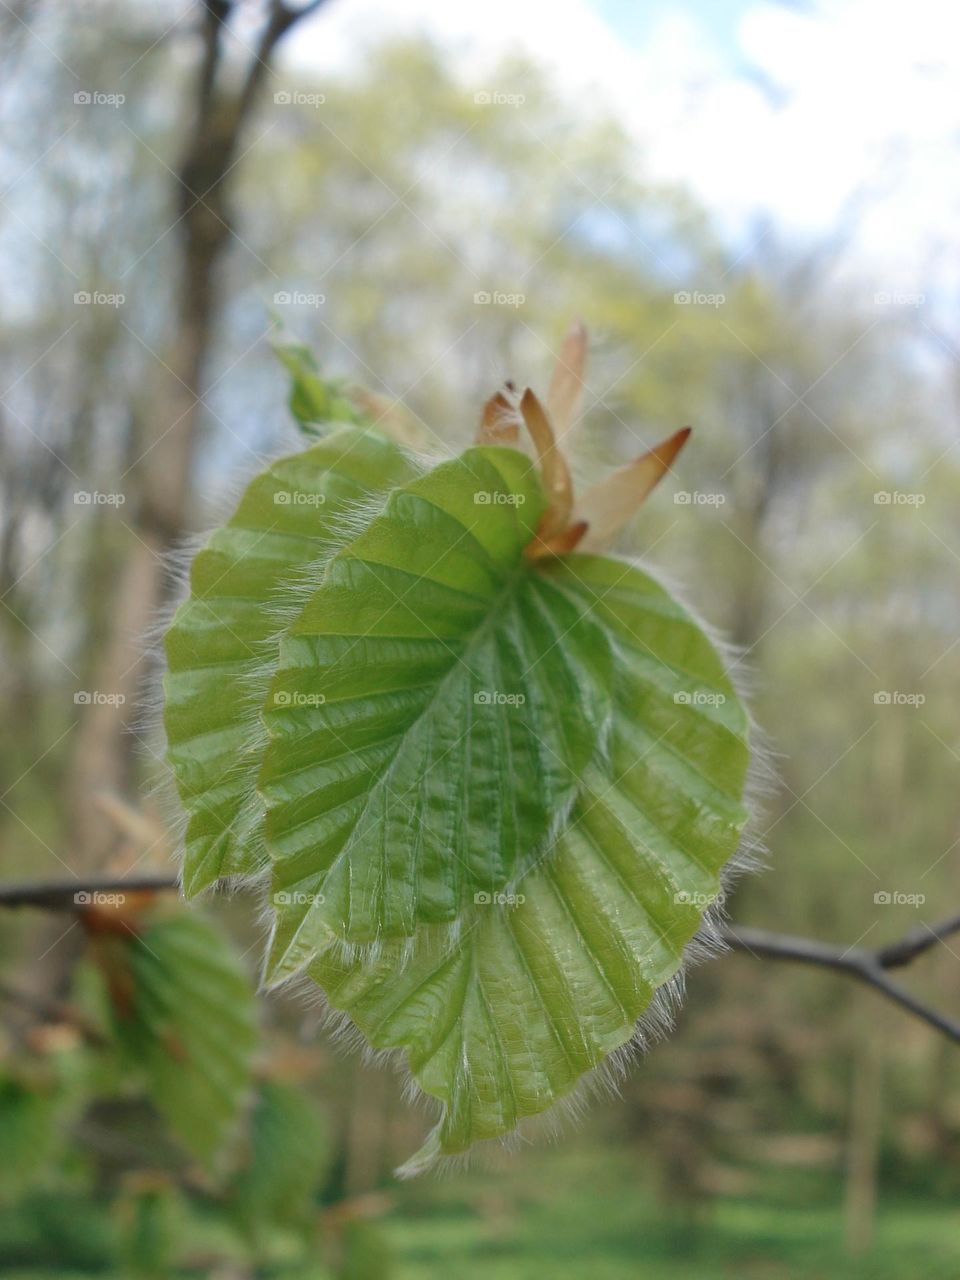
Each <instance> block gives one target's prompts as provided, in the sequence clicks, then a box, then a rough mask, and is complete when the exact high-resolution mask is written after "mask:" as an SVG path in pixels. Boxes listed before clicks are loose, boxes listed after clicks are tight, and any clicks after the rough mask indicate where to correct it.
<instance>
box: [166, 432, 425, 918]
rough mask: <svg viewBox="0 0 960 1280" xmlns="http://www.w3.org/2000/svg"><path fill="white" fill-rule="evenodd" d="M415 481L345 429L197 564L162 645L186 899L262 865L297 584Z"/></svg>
mask: <svg viewBox="0 0 960 1280" xmlns="http://www.w3.org/2000/svg"><path fill="white" fill-rule="evenodd" d="M413 474H414V468H413V466H412V464H411V462H410V461H409V459H408V458H407V456H406V455H405V454H404V453H403V452H402V451H401V450H400V449H399V448H398V446H397V445H395V444H393V443H392V442H391V441H389V440H386V439H385V438H384V437H382V436H381V435H379V434H378V433H377V432H374V431H368V430H362V429H360V428H357V427H341V428H339V429H336V430H334V431H332V433H331V434H330V435H328V436H327V437H326V438H325V439H324V440H322V441H321V442H320V443H319V444H315V445H314V446H313V447H312V448H310V449H306V450H305V451H304V452H302V453H298V454H294V455H293V456H292V457H287V458H281V459H280V460H279V461H277V462H274V463H273V464H272V465H271V466H270V467H269V468H268V469H267V470H266V471H264V472H263V473H262V474H261V475H259V476H257V478H256V479H255V480H253V481H252V482H251V484H250V485H249V486H248V487H247V490H246V492H245V493H244V495H243V497H242V499H241V501H240V505H239V507H238V508H237V511H236V513H235V514H234V515H233V517H232V518H231V519H230V521H229V522H228V523H227V524H226V525H224V526H223V527H222V528H220V529H218V530H217V531H216V532H215V533H214V534H213V535H212V537H211V538H210V540H209V542H208V543H207V545H206V546H205V547H204V549H203V550H202V551H201V552H200V553H199V555H198V556H197V557H196V559H195V560H194V562H193V566H192V568H191V573H190V596H189V598H188V599H187V600H186V602H185V603H184V604H183V605H181V607H180V608H179V609H178V611H177V613H176V616H175V617H174V620H173V622H172V624H171V626H170V629H169V630H168V631H167V634H166V639H165V645H166V654H167V674H166V677H165V679H164V695H165V710H164V723H165V727H166V732H167V741H168V759H169V760H170V762H171V764H172V766H173V769H174V773H175V775H176V780H177V785H178V787H179V791H180V797H181V800H182V802H183V805H184V808H185V809H186V811H187V814H188V824H187V830H186V837H185V850H184V862H183V884H184V890H185V892H186V893H187V894H188V895H191V894H195V893H197V892H199V891H200V890H201V889H203V888H205V887H206V886H207V885H209V884H211V883H212V882H213V881H215V880H217V879H218V878H219V877H221V876H227V875H232V874H236V873H251V872H255V871H257V870H259V869H260V868H261V866H262V865H263V864H264V863H265V860H266V855H265V853H264V852H263V841H262V833H261V827H262V810H261V808H260V806H259V803H258V801H257V796H256V790H255V783H256V771H257V768H258V766H259V761H260V753H261V751H262V745H263V744H262V738H263V730H262V726H261V723H260V720H259V707H260V703H261V702H262V699H263V691H264V688H265V686H266V682H267V681H268V679H269V676H270V674H271V673H272V669H273V667H274V666H275V665H276V658H277V640H276V632H277V630H278V628H279V626H280V612H279V611H280V610H282V608H283V606H284V605H285V604H287V606H288V608H289V603H288V602H289V600H290V598H291V595H293V598H294V599H296V596H295V594H294V593H293V591H292V583H293V582H294V581H295V579H296V578H297V576H298V574H303V573H304V571H305V570H306V569H307V568H309V567H310V566H312V565H313V564H314V563H315V562H316V561H317V560H318V558H319V557H321V556H322V555H323V552H324V550H325V548H326V546H327V544H328V543H329V541H330V539H331V537H332V536H333V535H334V534H335V532H336V528H337V524H338V521H340V520H341V519H342V518H343V515H344V512H345V511H346V510H349V509H350V508H352V507H354V506H355V505H356V504H357V503H358V502H359V501H362V500H370V499H371V498H372V497H373V496H374V495H381V496H383V495H385V494H386V492H387V491H388V490H389V489H390V488H392V487H393V486H394V485H396V484H402V483H404V482H405V481H407V480H409V479H410V478H411V477H412V475H413Z"/></svg>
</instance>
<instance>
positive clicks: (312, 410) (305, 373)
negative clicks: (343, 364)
mask: <svg viewBox="0 0 960 1280" xmlns="http://www.w3.org/2000/svg"><path fill="white" fill-rule="evenodd" d="M271 345H272V346H273V350H274V352H275V353H276V355H277V358H278V359H279V360H280V363H281V364H282V365H283V366H284V368H285V369H286V370H287V371H288V372H289V374H290V379H291V381H290V399H289V401H288V403H289V406H290V412H291V413H292V414H293V416H294V418H296V420H297V422H298V423H299V424H300V426H301V427H302V428H303V430H304V431H305V432H306V433H307V434H308V435H313V434H325V433H326V431H329V430H330V424H331V423H333V424H347V423H352V424H354V425H356V426H362V425H364V424H365V423H366V422H367V421H368V419H367V415H366V414H365V413H364V412H363V410H362V409H361V408H359V407H358V406H357V405H356V404H354V402H353V401H352V400H351V399H350V397H349V396H348V395H347V394H346V392H345V390H344V388H343V387H342V386H341V385H340V383H338V382H334V381H331V380H330V379H327V378H324V377H323V376H322V375H321V373H320V366H319V365H318V364H317V360H316V357H315V356H314V354H313V352H312V351H311V350H310V348H309V347H307V346H305V345H304V344H303V343H302V342H297V341H296V340H295V339H293V338H287V337H285V338H278V339H276V340H274V342H273V343H272V344H271Z"/></svg>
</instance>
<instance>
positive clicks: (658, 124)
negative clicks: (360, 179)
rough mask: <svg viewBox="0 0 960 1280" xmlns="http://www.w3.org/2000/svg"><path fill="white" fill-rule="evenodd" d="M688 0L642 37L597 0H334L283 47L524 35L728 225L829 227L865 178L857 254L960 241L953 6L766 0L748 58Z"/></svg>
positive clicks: (335, 54) (914, 251)
mask: <svg viewBox="0 0 960 1280" xmlns="http://www.w3.org/2000/svg"><path fill="white" fill-rule="evenodd" d="M703 2H704V3H706V2H707V0H703ZM689 14H692V16H681V15H679V14H673V15H669V16H666V17H664V18H663V19H662V20H661V21H660V23H659V25H657V26H656V27H654V29H653V30H652V31H651V33H650V35H649V37H648V38H647V40H646V43H645V44H644V45H643V46H642V47H640V48H631V47H629V46H628V45H627V44H626V43H624V42H623V41H622V40H620V39H619V38H618V36H617V34H616V33H615V32H614V31H613V30H612V28H611V27H610V26H608V25H607V23H605V22H604V21H603V20H602V19H601V18H600V16H599V15H598V14H597V13H596V12H595V11H594V10H593V9H592V8H591V7H590V5H589V4H588V3H586V0H565V3H564V4H563V5H555V4H547V3H543V2H542V0H487V3H485V4H484V5H482V6H475V5H457V4H451V3H449V0H393V2H392V3H389V4H386V3H383V2H382V0H338V2H337V3H335V4H332V5H331V6H330V7H329V8H324V9H322V10H321V11H320V13H319V14H318V16H317V17H316V18H315V19H313V20H311V21H310V22H309V23H307V24H305V25H304V28H303V29H302V31H301V32H300V33H299V34H298V35H297V36H296V38H295V41H294V42H293V46H292V48H291V50H290V54H291V55H292V57H293V58H294V59H295V60H296V61H297V62H298V63H300V64H303V63H305V62H306V63H310V64H311V65H313V66H315V67H318V68H319V69H320V70H321V71H322V70H332V69H338V68H342V67H343V66H345V65H350V63H351V62H352V61H354V60H355V58H356V57H357V56H358V50H362V48H363V47H365V46H366V45H367V44H369V43H370V42H371V41H372V40H373V39H374V38H382V37H383V36H386V35H389V34H396V35H400V34H408V35H409V34H413V33H414V32H417V31H419V32H423V33H425V34H428V35H430V36H432V37H433V38H434V39H437V40H439V41H440V42H441V43H443V44H444V45H446V46H447V47H449V49H450V56H451V58H452V60H453V62H454V64H455V65H456V66H458V67H461V68H462V69H463V71H464V73H465V74H469V75H472V76H477V77H478V76H482V74H483V72H484V71H485V70H486V69H487V68H488V67H489V66H491V65H492V64H493V63H494V62H495V61H496V60H497V58H498V57H500V56H501V55H502V54H503V53H505V52H507V51H509V50H511V49H515V48H517V47H519V48H522V49H523V50H525V51H527V52H528V53H531V54H533V55H534V56H536V57H538V58H540V59H541V60H542V61H543V62H544V63H545V64H546V65H547V66H549V67H551V68H552V69H553V70H554V71H555V73H556V74H557V76H558V78H559V79H560V81H561V82H562V83H564V84H566V85H567V86H568V87H569V89H570V92H571V93H575V92H581V93H584V94H585V95H589V96H585V101H597V100H598V87H600V86H602V88H599V93H601V94H602V95H603V96H604V97H605V98H606V99H607V100H608V101H609V102H610V103H611V104H613V105H614V106H615V107H616V109H617V111H618V112H619V113H620V114H621V116H622V117H623V119H624V120H625V121H626V123H627V124H628V126H629V127H630V129H631V131H632V132H633V133H634V134H635V135H636V137H637V138H638V140H639V141H640V142H641V143H642V145H643V149H644V152H645V155H646V162H647V165H648V167H649V170H650V171H651V172H652V173H653V175H654V176H657V177H660V178H663V179H666V180H675V181H679V182H683V183H685V184H686V185H688V186H689V187H690V188H691V189H692V190H693V192H694V193H695V194H696V195H697V196H699V198H700V199H701V201H702V202H703V203H704V204H705V205H706V206H707V207H708V209H709V210H710V211H711V212H712V213H713V215H714V217H715V218H716V220H717V221H718V223H719V225H720V226H721V227H722V228H725V229H726V230H727V231H728V233H729V234H731V235H732V236H740V235H742V234H743V231H744V228H745V227H746V226H748V225H749V224H750V222H751V221H752V220H754V219H755V218H756V217H757V216H758V215H760V214H767V215H770V216H771V217H772V218H773V219H774V220H775V221H776V223H778V224H779V225H780V226H781V227H783V228H784V229H785V230H786V231H788V232H793V233H797V234H802V235H817V234H820V233H829V232H830V231H831V229H832V228H833V227H834V226H835V225H836V223H837V220H838V218H839V217H840V215H841V212H842V210H843V209H844V207H845V205H846V204H847V202H848V201H849V200H850V199H851V197H853V196H854V194H855V193H857V192H858V191H869V193H870V195H869V198H868V200H867V202H866V207H867V214H866V216H865V219H864V221H863V224H862V227H861V234H860V236H859V239H858V243H857V246H856V247H855V250H854V252H855V253H856V254H857V255H862V256H863V257H864V258H865V259H866V260H870V261H873V262H876V261H877V260H878V259H879V260H881V261H882V262H883V263H884V268H883V269H884V270H885V271H887V272H888V273H890V274H891V275H892V276H893V277H894V279H893V280H891V283H892V284H895V285H903V286H909V285H911V284H916V283H917V282H918V280H919V277H920V276H921V275H922V274H923V273H924V272H926V271H927V270H928V268H929V259H930V257H931V254H932V253H933V252H934V251H935V248H936V246H937V245H939V244H941V243H943V244H946V243H949V242H950V241H951V240H952V238H953V235H954V234H955V233H954V230H953V228H954V226H955V223H956V216H957V212H958V205H960V181H958V179H957V177H955V176H954V175H955V174H956V173H957V172H958V171H960V142H958V141H957V139H958V138H960V94H958V93H957V91H956V86H957V84H958V83H960V6H954V5H950V4H944V3H943V0H911V3H910V5H909V6H907V7H905V6H904V5H903V3H902V0H823V3H822V4H821V5H820V6H819V7H818V9H817V10H816V12H814V13H812V14H810V13H806V12H803V11H799V12H798V11H796V10H789V9H785V8H782V7H780V6H777V5H774V4H767V3H758V4H756V5H754V6H753V7H751V8H749V9H747V11H746V12H745V14H744V15H743V17H742V18H741V20H740V24H739V28H738V31H737V33H736V35H737V41H738V44H739V48H740V51H741V55H742V65H740V66H736V65H734V63H733V61H732V59H731V55H730V53H729V51H728V50H726V49H724V50H721V49H719V48H718V47H716V46H715V45H713V44H711V41H710V38H709V35H708V32H707V29H706V27H705V26H701V25H700V24H699V23H698V22H697V20H696V9H695V8H691V9H690V10H689Z"/></svg>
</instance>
